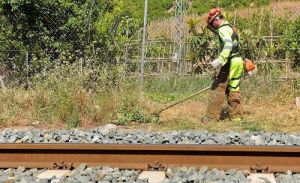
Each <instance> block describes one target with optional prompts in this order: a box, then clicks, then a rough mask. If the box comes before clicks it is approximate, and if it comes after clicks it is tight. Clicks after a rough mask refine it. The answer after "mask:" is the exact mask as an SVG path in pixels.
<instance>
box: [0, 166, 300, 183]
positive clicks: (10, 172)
mask: <svg viewBox="0 0 300 183" xmlns="http://www.w3.org/2000/svg"><path fill="white" fill-rule="evenodd" d="M44 171H45V170H44V169H43V170H37V169H30V170H25V169H24V168H22V167H19V168H18V169H2V170H1V169H0V182H5V183H29V182H30V183H35V182H36V183H122V182H126V183H148V179H143V180H138V176H139V175H140V173H141V171H136V170H119V169H117V168H109V167H93V168H92V167H87V166H86V165H85V164H82V165H81V166H79V167H78V168H76V169H75V170H73V171H72V172H71V174H70V175H69V176H63V177H60V178H57V177H55V176H54V177H52V178H50V179H38V178H37V175H38V174H40V173H42V172H44ZM166 174H167V176H168V178H166V179H165V180H163V181H162V182H161V183H208V182H209V183H212V182H213V183H249V182H250V180H248V179H247V173H245V172H243V171H238V170H236V169H231V170H228V171H222V170H218V169H212V170H208V168H207V167H202V168H201V169H200V170H199V169H195V168H184V167H183V168H169V169H168V170H167V172H166ZM275 176H276V182H278V183H297V182H300V174H294V175H293V174H291V173H290V172H287V173H286V174H277V175H275ZM265 182H268V181H265Z"/></svg>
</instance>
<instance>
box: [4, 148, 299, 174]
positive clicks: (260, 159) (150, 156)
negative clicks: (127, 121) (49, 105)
mask: <svg viewBox="0 0 300 183" xmlns="http://www.w3.org/2000/svg"><path fill="white" fill-rule="evenodd" d="M81 163H87V164H88V165H89V166H111V167H119V168H121V169H142V170H145V169H164V168H166V167H171V166H180V167H181V166H186V167H198V168H199V167H202V166H208V167H209V168H219V169H223V170H228V169H231V168H237V169H242V170H251V171H254V172H285V171H286V170H290V171H292V172H295V173H299V172H300V147H298V146H214V145H212V146H209V145H127V144H126V145H125V144H121V145H120V144H0V168H16V167H19V166H24V167H26V168H51V167H52V168H72V167H77V166H79V165H80V164H81Z"/></svg>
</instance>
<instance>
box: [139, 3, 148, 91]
mask: <svg viewBox="0 0 300 183" xmlns="http://www.w3.org/2000/svg"><path fill="white" fill-rule="evenodd" d="M147 11H148V0H145V9H144V31H143V46H142V58H141V75H140V82H141V85H142V86H143V84H144V67H145V57H146V55H145V50H146V41H147V40H146V36H147Z"/></svg>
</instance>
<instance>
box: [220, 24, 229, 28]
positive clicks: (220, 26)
mask: <svg viewBox="0 0 300 183" xmlns="http://www.w3.org/2000/svg"><path fill="white" fill-rule="evenodd" d="M224 26H229V27H231V28H232V26H231V25H230V24H223V25H221V26H220V27H219V29H220V28H221V27H224Z"/></svg>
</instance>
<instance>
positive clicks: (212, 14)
mask: <svg viewBox="0 0 300 183" xmlns="http://www.w3.org/2000/svg"><path fill="white" fill-rule="evenodd" d="M221 14H222V9H221V8H212V9H211V10H210V11H209V13H208V15H207V16H206V23H207V24H211V23H212V22H213V21H214V19H215V18H216V17H217V16H218V15H221Z"/></svg>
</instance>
